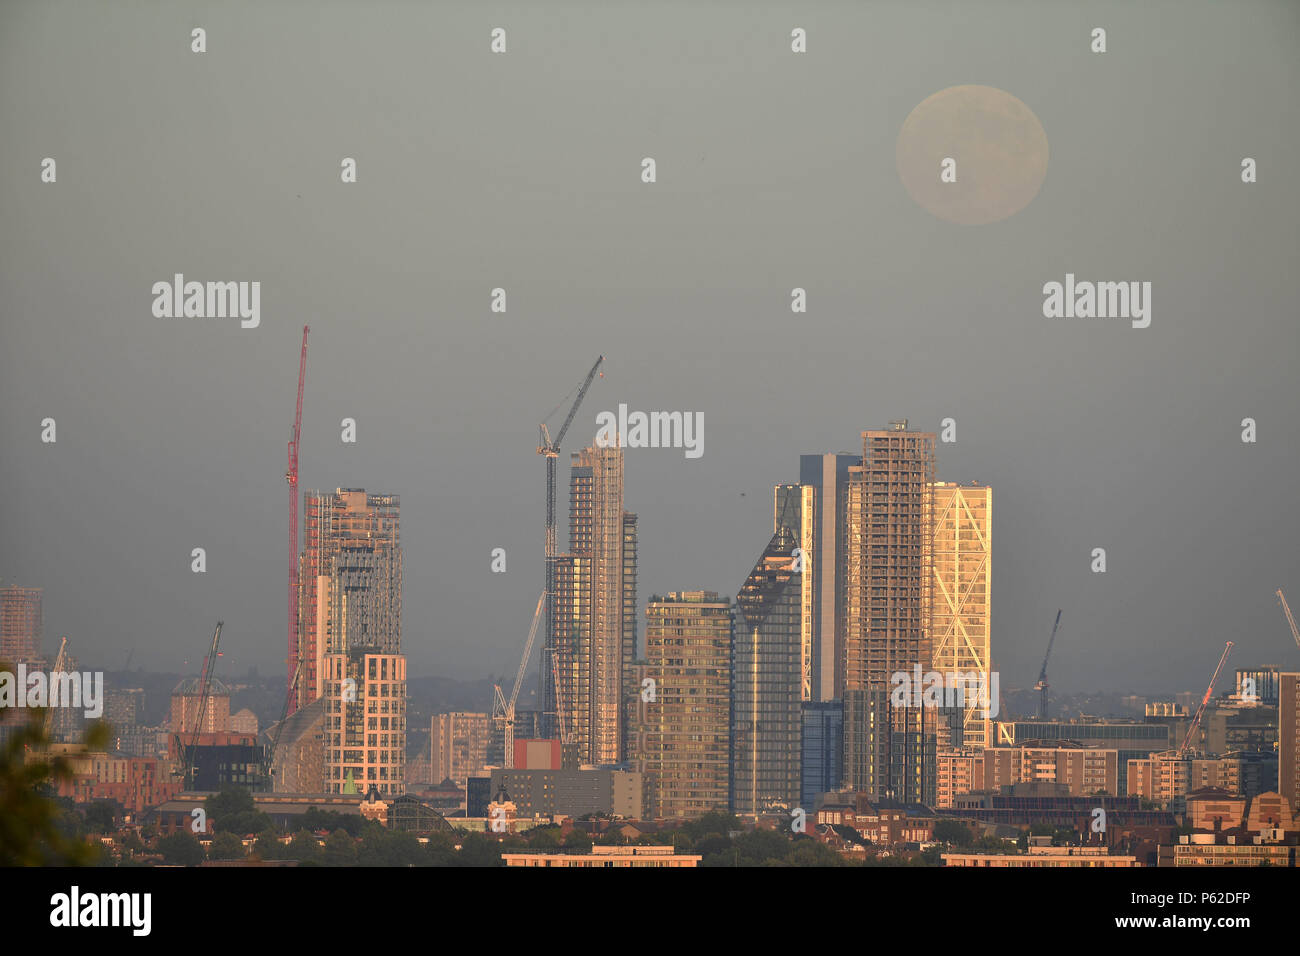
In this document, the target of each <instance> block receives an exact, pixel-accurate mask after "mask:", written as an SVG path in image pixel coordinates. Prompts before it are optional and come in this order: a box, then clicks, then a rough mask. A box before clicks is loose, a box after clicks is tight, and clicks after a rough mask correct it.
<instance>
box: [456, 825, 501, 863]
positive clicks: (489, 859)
mask: <svg viewBox="0 0 1300 956" xmlns="http://www.w3.org/2000/svg"><path fill="white" fill-rule="evenodd" d="M460 862H461V865H462V866H503V865H504V862H503V861H502V859H501V847H500V845H499V844H498V843H497V842H496V841H495V840H489V839H488V838H487V837H486V836H485V835H484V834H482V833H470V834H468V835H467V836H466V837H465V840H464V842H463V843H462V844H461V847H460Z"/></svg>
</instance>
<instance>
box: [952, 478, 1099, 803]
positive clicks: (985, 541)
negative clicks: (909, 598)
mask: <svg viewBox="0 0 1300 956" xmlns="http://www.w3.org/2000/svg"><path fill="white" fill-rule="evenodd" d="M992 520H993V489H991V488H989V487H988V486H987V485H977V484H970V485H958V484H953V483H951V482H946V481H941V482H937V483H936V484H935V486H934V555H933V568H934V578H933V584H932V589H931V593H930V601H931V610H930V644H931V662H932V663H931V667H932V668H933V670H935V671H937V672H939V673H940V674H943V675H945V677H947V676H948V675H954V674H961V675H965V676H966V677H968V678H971V677H974V676H976V675H978V677H979V679H981V680H982V681H983V685H982V686H983V687H985V688H989V687H990V686H991V685H990V683H989V680H990V678H989V673H990V668H991V664H990V640H989V634H990V632H989V612H990V608H991V602H992V593H993V592H992V570H993V563H992V542H993V537H992V531H993V524H992ZM967 686H968V687H973V686H975V685H974V682H973V681H971V682H970V683H968V684H967ZM995 706H997V705H996V703H995V702H994V701H992V700H990V701H989V706H988V708H985V707H983V706H976V705H973V704H971V703H969V702H968V704H967V706H965V707H964V708H962V710H963V713H961V714H955V715H953V716H954V720H955V721H958V722H960V723H961V726H962V739H961V741H960V742H959V746H963V747H978V748H983V747H991V746H993V739H992V721H991V719H990V714H989V710H991V709H992V708H993V707H995ZM954 726H955V724H954ZM1112 792H1113V791H1112Z"/></svg>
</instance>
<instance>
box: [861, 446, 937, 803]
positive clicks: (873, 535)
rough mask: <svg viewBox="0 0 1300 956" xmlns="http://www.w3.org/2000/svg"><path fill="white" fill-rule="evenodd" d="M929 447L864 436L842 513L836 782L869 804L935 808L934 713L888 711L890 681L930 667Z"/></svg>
mask: <svg viewBox="0 0 1300 956" xmlns="http://www.w3.org/2000/svg"><path fill="white" fill-rule="evenodd" d="M934 438H935V436H934V435H933V434H932V433H927V432H914V431H908V429H907V422H906V421H896V422H891V423H890V427H889V428H888V429H886V430H882V431H865V432H863V433H862V463H861V464H860V465H857V466H853V467H851V468H850V469H849V481H848V485H847V498H846V505H845V512H846V514H845V518H846V525H845V528H846V533H845V552H844V557H845V564H844V574H845V588H844V602H845V606H844V765H845V766H844V773H845V782H846V785H847V786H849V787H852V788H853V789H854V790H856V791H859V792H862V793H867V794H869V795H870V796H871V797H875V798H881V797H885V798H892V799H896V800H900V801H905V802H920V803H933V801H934V796H935V768H936V765H935V736H934V716H935V715H934V713H933V711H932V710H929V709H927V708H925V707H916V706H898V707H895V706H892V705H891V702H890V696H891V695H890V691H891V690H892V688H893V686H894V685H893V680H892V678H893V676H894V675H895V674H900V673H902V674H906V673H909V672H911V671H912V670H913V666H914V665H917V664H919V665H920V666H921V669H922V670H923V671H928V670H929V666H930V646H929V643H928V633H929V631H928V627H929V617H930V613H931V605H930V592H931V587H932V583H933V574H934V571H933V538H934V535H933V526H934Z"/></svg>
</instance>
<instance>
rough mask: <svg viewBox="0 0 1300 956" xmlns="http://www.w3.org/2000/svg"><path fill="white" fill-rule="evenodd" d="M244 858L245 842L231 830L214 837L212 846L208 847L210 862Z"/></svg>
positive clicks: (223, 831)
mask: <svg viewBox="0 0 1300 956" xmlns="http://www.w3.org/2000/svg"><path fill="white" fill-rule="evenodd" d="M244 856H245V854H244V843H243V841H242V840H240V839H239V837H237V836H235V834H233V833H231V832H230V831H229V830H222V831H221V832H220V833H218V834H217V835H216V836H214V837H213V838H212V845H211V846H209V847H208V859H209V860H242V859H243V858H244Z"/></svg>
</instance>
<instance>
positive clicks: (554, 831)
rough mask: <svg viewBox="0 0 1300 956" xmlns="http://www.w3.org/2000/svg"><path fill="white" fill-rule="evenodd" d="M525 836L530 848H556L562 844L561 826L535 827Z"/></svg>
mask: <svg viewBox="0 0 1300 956" xmlns="http://www.w3.org/2000/svg"><path fill="white" fill-rule="evenodd" d="M524 836H525V837H526V838H527V840H528V848H529V849H530V850H556V849H559V846H560V828H559V827H557V826H540V827H534V828H533V829H531V830H529V831H528V832H527V833H525V834H524Z"/></svg>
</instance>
